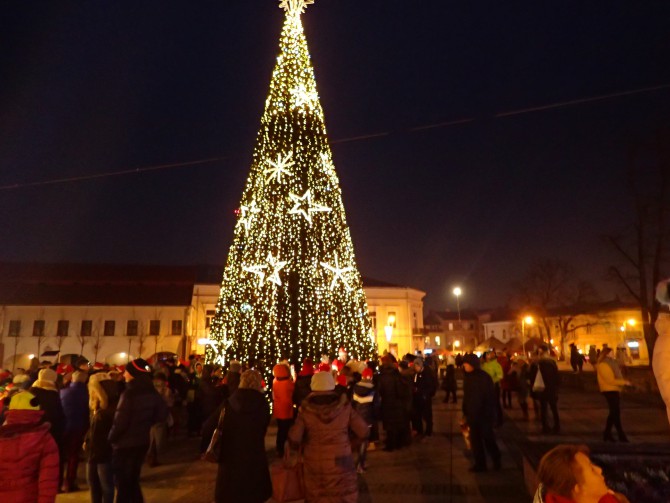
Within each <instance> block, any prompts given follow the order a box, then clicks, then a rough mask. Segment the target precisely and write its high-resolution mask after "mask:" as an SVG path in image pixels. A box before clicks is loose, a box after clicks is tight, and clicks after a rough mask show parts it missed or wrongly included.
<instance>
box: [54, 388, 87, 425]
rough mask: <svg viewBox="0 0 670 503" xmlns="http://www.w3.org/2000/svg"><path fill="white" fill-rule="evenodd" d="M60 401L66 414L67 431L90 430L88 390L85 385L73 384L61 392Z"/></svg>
mask: <svg viewBox="0 0 670 503" xmlns="http://www.w3.org/2000/svg"><path fill="white" fill-rule="evenodd" d="M60 401H61V404H62V405H63V412H64V413H65V431H66V432H70V431H82V430H84V431H85V430H87V429H88V421H89V411H88V388H87V387H86V384H85V383H81V382H73V383H72V384H70V386H68V387H67V388H63V389H62V390H60Z"/></svg>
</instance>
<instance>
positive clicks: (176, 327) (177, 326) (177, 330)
mask: <svg viewBox="0 0 670 503" xmlns="http://www.w3.org/2000/svg"><path fill="white" fill-rule="evenodd" d="M181 329H182V321H181V320H172V335H181Z"/></svg>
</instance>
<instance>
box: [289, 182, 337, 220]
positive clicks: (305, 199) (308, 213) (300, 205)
mask: <svg viewBox="0 0 670 503" xmlns="http://www.w3.org/2000/svg"><path fill="white" fill-rule="evenodd" d="M289 197H290V198H291V199H292V200H293V202H294V203H295V206H294V207H293V208H292V209H290V210H289V213H291V214H296V215H297V214H300V213H301V214H302V215H303V216H304V217H305V220H307V221H308V222H309V225H312V213H316V212H319V211H332V208H329V207H328V206H322V205H320V204H313V203H312V194H311V192H310V191H309V189H308V190H307V192H305V193H304V194H303V195H302V197H301V196H296V195H295V194H289Z"/></svg>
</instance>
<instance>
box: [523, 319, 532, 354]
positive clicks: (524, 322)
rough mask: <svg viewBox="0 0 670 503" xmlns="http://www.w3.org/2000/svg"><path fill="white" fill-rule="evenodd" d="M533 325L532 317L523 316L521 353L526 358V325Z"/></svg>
mask: <svg viewBox="0 0 670 503" xmlns="http://www.w3.org/2000/svg"><path fill="white" fill-rule="evenodd" d="M532 324H533V317H532V316H525V317H524V318H523V319H522V320H521V351H522V352H523V353H524V354H525V355H526V356H528V354H527V352H526V325H532Z"/></svg>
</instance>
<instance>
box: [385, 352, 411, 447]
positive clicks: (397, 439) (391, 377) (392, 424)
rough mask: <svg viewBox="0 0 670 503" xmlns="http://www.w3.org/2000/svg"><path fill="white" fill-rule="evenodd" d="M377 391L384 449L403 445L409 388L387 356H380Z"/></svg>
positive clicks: (406, 424) (409, 396) (409, 403)
mask: <svg viewBox="0 0 670 503" xmlns="http://www.w3.org/2000/svg"><path fill="white" fill-rule="evenodd" d="M378 382H379V387H378V393H379V398H380V399H381V420H382V426H383V427H384V431H385V432H386V439H385V445H384V450H385V451H393V450H395V449H399V448H400V447H403V445H404V442H405V440H406V438H405V436H406V432H405V430H407V429H408V425H409V420H408V410H409V409H411V396H412V392H411V388H409V387H408V386H407V384H406V383H405V382H404V381H403V379H402V377H401V376H400V372H398V369H397V368H395V365H394V364H393V362H392V361H391V359H390V358H388V357H386V356H385V357H383V358H382V366H381V368H380V370H379V380H378Z"/></svg>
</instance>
